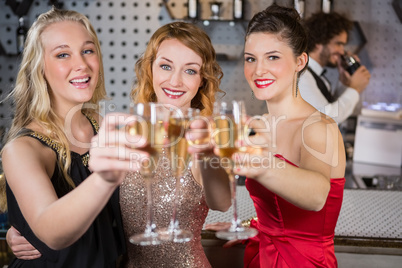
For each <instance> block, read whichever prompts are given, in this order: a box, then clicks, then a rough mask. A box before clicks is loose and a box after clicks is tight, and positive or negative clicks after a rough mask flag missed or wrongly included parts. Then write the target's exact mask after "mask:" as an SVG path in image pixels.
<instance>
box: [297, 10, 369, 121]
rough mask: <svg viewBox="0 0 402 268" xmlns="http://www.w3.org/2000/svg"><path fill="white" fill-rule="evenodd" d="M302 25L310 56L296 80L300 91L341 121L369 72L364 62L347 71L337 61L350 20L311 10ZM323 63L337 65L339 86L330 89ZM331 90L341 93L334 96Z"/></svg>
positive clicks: (309, 100) (338, 60)
mask: <svg viewBox="0 0 402 268" xmlns="http://www.w3.org/2000/svg"><path fill="white" fill-rule="evenodd" d="M305 26H306V30H307V32H308V38H309V44H308V48H307V52H308V53H309V56H310V58H309V63H308V66H309V67H308V69H307V70H306V72H305V73H304V74H303V75H302V76H301V77H300V80H299V84H298V85H299V90H300V94H301V96H302V97H303V99H305V100H306V101H307V102H309V103H310V104H311V105H313V106H314V107H315V108H316V109H318V110H320V111H321V112H323V113H325V114H326V115H328V116H330V117H332V118H333V119H334V120H335V121H337V122H338V123H342V122H343V121H344V120H346V119H347V118H348V117H349V116H350V115H351V114H352V113H353V110H354V108H355V106H356V104H357V103H358V101H359V98H360V95H359V93H361V92H363V90H364V89H365V88H366V87H367V85H368V83H369V81H370V72H369V71H368V70H367V68H366V67H365V66H360V67H359V68H358V69H357V70H356V71H355V72H354V73H353V74H352V75H350V74H349V73H348V72H347V71H346V70H345V69H344V68H343V67H342V66H341V64H340V63H341V55H344V54H345V50H344V46H345V45H346V43H347V38H348V32H349V31H350V30H351V29H352V26H353V23H352V22H351V21H350V20H348V19H347V18H345V17H343V16H341V15H340V14H337V13H335V12H332V13H316V14H313V15H312V16H311V17H310V18H308V19H307V20H306V21H305ZM324 67H331V68H334V67H337V68H338V71H339V83H338V84H339V86H338V88H336V90H331V84H330V82H329V81H328V80H327V79H326V78H325V76H324V73H325V69H324ZM332 92H343V93H342V94H341V95H339V96H338V98H335V97H334V96H333V95H332Z"/></svg>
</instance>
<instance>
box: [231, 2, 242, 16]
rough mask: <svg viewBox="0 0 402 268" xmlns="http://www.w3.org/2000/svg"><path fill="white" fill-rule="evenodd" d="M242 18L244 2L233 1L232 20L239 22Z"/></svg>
mask: <svg viewBox="0 0 402 268" xmlns="http://www.w3.org/2000/svg"><path fill="white" fill-rule="evenodd" d="M243 18H244V0H233V19H234V20H241V19H243Z"/></svg>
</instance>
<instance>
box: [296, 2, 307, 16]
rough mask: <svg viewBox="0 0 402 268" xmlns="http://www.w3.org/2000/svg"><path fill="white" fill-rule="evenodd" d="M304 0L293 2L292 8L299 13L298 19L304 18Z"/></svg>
mask: <svg viewBox="0 0 402 268" xmlns="http://www.w3.org/2000/svg"><path fill="white" fill-rule="evenodd" d="M304 2H305V1H304V0H295V1H294V6H295V9H296V10H297V12H299V15H300V18H302V19H303V18H304V6H305V5H304Z"/></svg>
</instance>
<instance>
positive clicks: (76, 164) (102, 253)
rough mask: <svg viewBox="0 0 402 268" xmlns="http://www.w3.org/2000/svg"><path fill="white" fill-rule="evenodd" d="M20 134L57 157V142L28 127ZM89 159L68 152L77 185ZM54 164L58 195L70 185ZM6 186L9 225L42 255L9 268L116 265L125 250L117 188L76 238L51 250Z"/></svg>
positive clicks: (84, 177) (66, 190) (79, 267)
mask: <svg viewBox="0 0 402 268" xmlns="http://www.w3.org/2000/svg"><path fill="white" fill-rule="evenodd" d="M88 119H89V121H90V122H91V124H92V126H93V129H94V133H96V132H97V129H98V124H97V122H96V121H95V120H94V119H92V118H90V117H88ZM21 134H22V135H24V136H30V137H32V138H35V139H38V140H39V141H40V142H42V144H43V145H44V146H47V147H50V148H52V149H53V150H54V151H55V152H56V154H57V156H58V151H59V147H58V144H57V143H55V142H53V141H52V140H51V139H50V138H49V137H47V136H44V135H42V134H40V133H37V132H34V131H31V130H29V129H24V130H22V133H21ZM88 158H89V153H86V154H83V155H79V154H77V153H74V152H71V168H70V171H69V175H70V177H71V178H72V180H73V181H74V183H75V185H77V186H78V185H79V184H80V183H81V182H82V181H84V180H85V179H86V178H87V177H88V176H89V175H90V174H91V172H90V171H89V169H88ZM55 165H56V167H55V170H54V173H53V176H52V178H51V180H52V184H53V186H54V188H55V190H56V193H57V195H58V197H59V198H60V197H62V196H63V195H65V194H67V193H68V192H70V191H71V187H69V186H68V185H67V184H66V182H65V181H64V178H63V174H62V172H61V169H60V167H59V165H58V164H57V163H55ZM26 179H27V180H28V179H29V171H27V177H26ZM6 187H7V188H6V191H7V203H8V217H9V223H10V225H12V226H14V227H15V228H16V229H17V230H18V231H19V232H20V233H21V235H22V236H24V237H25V238H26V239H27V240H28V241H29V242H30V243H31V244H32V245H33V246H34V247H35V248H36V249H38V250H39V252H40V253H41V254H42V257H40V258H38V259H35V260H29V261H26V260H20V259H17V258H15V259H14V260H12V261H11V263H10V265H9V268H12V267H40V268H47V267H68V268H70V267H77V268H87V267H88V268H89V267H93V268H101V267H115V266H116V260H117V259H118V257H119V256H120V255H121V254H123V252H125V241H124V232H123V228H122V223H121V213H120V207H119V191H118V189H117V190H116V191H115V192H114V193H113V195H112V197H111V198H110V200H109V202H108V203H107V205H106V206H105V207H104V209H103V210H102V211H101V212H100V213H99V215H98V216H97V217H96V219H95V221H94V222H93V223H92V225H91V226H90V227H89V229H88V230H87V231H86V232H85V234H84V235H83V236H82V237H81V238H80V239H78V241H76V242H75V243H74V244H72V245H71V246H69V247H67V248H65V249H62V250H52V249H50V248H49V247H48V246H46V245H45V244H44V243H43V242H42V241H40V240H39V239H38V238H37V237H36V236H35V234H34V233H33V231H32V230H31V228H30V227H29V225H28V223H27V222H26V220H25V218H24V217H23V215H22V213H21V210H20V208H19V206H18V203H17V201H16V199H15V197H14V194H13V192H12V191H11V189H10V188H9V187H8V185H7V186H6Z"/></svg>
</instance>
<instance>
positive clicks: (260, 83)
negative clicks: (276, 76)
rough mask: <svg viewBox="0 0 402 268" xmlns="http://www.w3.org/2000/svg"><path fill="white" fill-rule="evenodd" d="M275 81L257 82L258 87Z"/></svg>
mask: <svg viewBox="0 0 402 268" xmlns="http://www.w3.org/2000/svg"><path fill="white" fill-rule="evenodd" d="M272 81H273V80H264V81H255V82H256V84H257V85H261V86H263V85H267V84H269V83H271V82H272Z"/></svg>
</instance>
